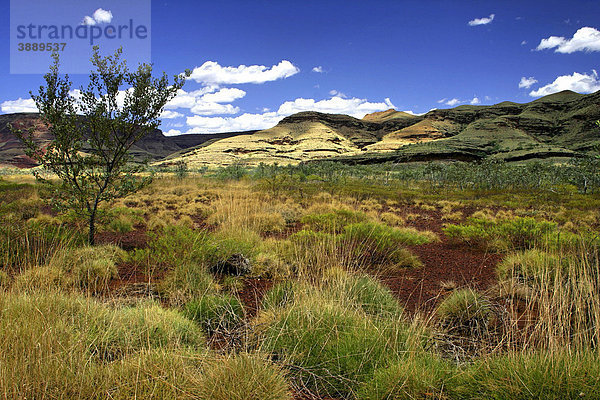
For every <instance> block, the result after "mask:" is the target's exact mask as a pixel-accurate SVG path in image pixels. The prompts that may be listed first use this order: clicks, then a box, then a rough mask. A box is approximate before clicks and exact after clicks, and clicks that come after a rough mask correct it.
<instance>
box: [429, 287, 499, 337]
mask: <svg viewBox="0 0 600 400" xmlns="http://www.w3.org/2000/svg"><path fill="white" fill-rule="evenodd" d="M435 315H436V317H437V318H438V321H439V322H440V324H441V325H442V326H443V327H444V328H446V329H448V330H452V331H458V332H464V333H471V332H485V331H486V330H487V327H488V324H489V322H490V320H491V318H492V308H491V303H490V302H489V301H488V300H487V299H485V298H484V297H483V296H481V295H480V294H478V293H477V292H475V291H474V290H472V289H459V290H457V291H455V292H453V293H452V294H450V295H449V296H448V297H446V298H445V299H444V301H442V302H441V303H440V305H439V306H438V307H437V309H436V311H435Z"/></svg>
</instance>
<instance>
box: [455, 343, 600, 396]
mask: <svg viewBox="0 0 600 400" xmlns="http://www.w3.org/2000/svg"><path fill="white" fill-rule="evenodd" d="M599 377H600V360H599V359H598V355H597V353H595V352H586V353H583V354H577V353H575V352H573V353H572V352H569V351H567V350H563V351H560V352H553V353H546V352H532V353H522V354H521V353H516V354H508V355H504V356H496V357H491V358H489V359H485V360H481V361H479V362H476V363H475V364H474V365H473V366H471V367H469V368H467V369H466V370H465V371H464V372H463V373H462V374H458V375H456V377H455V378H454V379H453V380H452V381H451V382H450V384H449V385H448V388H449V392H450V393H449V397H450V398H455V399H465V400H466V399H481V400H483V399H497V400H525V399H556V400H559V399H593V398H596V397H597V396H598V393H600V378H599Z"/></svg>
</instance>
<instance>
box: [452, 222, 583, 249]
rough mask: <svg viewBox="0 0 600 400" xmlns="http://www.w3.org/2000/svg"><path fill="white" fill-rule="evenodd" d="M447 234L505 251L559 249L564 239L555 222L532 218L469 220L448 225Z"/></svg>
mask: <svg viewBox="0 0 600 400" xmlns="http://www.w3.org/2000/svg"><path fill="white" fill-rule="evenodd" d="M444 232H445V234H446V235H447V236H448V237H450V238H456V239H459V240H462V241H466V242H469V243H473V244H476V245H479V246H491V247H492V248H494V249H496V250H501V251H506V250H511V249H515V250H524V249H531V248H534V247H536V246H546V247H548V246H552V245H553V246H556V245H557V244H558V241H559V240H560V239H559V237H558V230H557V225H556V224H555V223H553V222H548V221H544V220H540V221H538V220H536V219H535V218H531V217H514V218H510V219H504V220H498V221H495V220H490V219H485V218H469V219H468V221H467V223H465V224H459V225H453V224H450V225H448V226H446V227H445V228H444ZM569 239H571V238H569Z"/></svg>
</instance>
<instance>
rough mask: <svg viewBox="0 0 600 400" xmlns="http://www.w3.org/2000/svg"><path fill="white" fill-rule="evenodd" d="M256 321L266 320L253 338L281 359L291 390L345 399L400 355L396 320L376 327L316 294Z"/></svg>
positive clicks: (401, 329) (375, 323)
mask: <svg viewBox="0 0 600 400" xmlns="http://www.w3.org/2000/svg"><path fill="white" fill-rule="evenodd" d="M266 314H269V316H268V317H265V315H266ZM258 320H266V322H265V323H264V326H262V327H261V329H262V331H261V332H260V333H259V337H258V338H257V339H258V343H260V344H261V347H260V348H261V350H264V351H267V352H269V353H272V354H274V355H275V356H276V357H278V358H281V359H283V360H285V363H286V364H287V365H289V367H288V370H289V372H290V377H291V378H292V379H293V380H294V381H295V383H296V385H297V386H298V387H306V388H308V389H309V390H311V391H314V392H316V393H317V394H318V395H320V396H330V397H342V398H346V397H349V396H350V395H351V394H352V393H354V392H355V391H356V389H357V388H358V386H359V385H360V383H361V382H365V381H367V380H368V379H369V378H370V376H371V374H372V373H373V371H374V370H376V369H378V368H380V367H384V366H386V365H387V364H388V363H389V362H390V361H392V360H396V359H397V358H398V357H399V354H401V353H402V352H404V351H405V343H406V338H405V336H404V335H405V332H406V328H405V327H404V326H403V325H402V324H399V323H398V321H394V322H390V323H379V322H378V321H375V320H373V319H371V318H369V317H368V316H366V315H365V314H364V313H363V312H362V311H359V310H356V309H352V308H348V307H344V306H343V305H342V304H340V303H339V302H336V301H332V300H331V299H329V298H327V299H326V298H324V297H322V296H318V295H317V296H311V297H303V298H302V299H301V300H297V301H296V302H294V303H293V304H292V305H291V306H288V307H287V308H284V309H278V310H270V311H267V312H263V314H260V315H259V316H258Z"/></svg>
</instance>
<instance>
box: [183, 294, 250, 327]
mask: <svg viewBox="0 0 600 400" xmlns="http://www.w3.org/2000/svg"><path fill="white" fill-rule="evenodd" d="M184 314H185V315H186V316H187V317H188V318H190V319H191V320H193V321H196V322H197V323H198V324H199V325H200V326H201V327H202V328H203V329H204V330H205V331H206V332H207V333H208V334H212V333H214V332H215V331H218V330H230V329H233V328H235V327H236V326H237V325H238V324H240V322H242V320H243V318H244V307H243V306H242V303H241V302H240V300H239V299H238V298H237V297H235V296H231V295H229V294H223V295H216V294H215V295H213V294H209V295H206V296H202V297H200V298H198V299H196V300H192V301H190V302H189V303H187V304H186V305H185V307H184Z"/></svg>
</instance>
